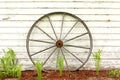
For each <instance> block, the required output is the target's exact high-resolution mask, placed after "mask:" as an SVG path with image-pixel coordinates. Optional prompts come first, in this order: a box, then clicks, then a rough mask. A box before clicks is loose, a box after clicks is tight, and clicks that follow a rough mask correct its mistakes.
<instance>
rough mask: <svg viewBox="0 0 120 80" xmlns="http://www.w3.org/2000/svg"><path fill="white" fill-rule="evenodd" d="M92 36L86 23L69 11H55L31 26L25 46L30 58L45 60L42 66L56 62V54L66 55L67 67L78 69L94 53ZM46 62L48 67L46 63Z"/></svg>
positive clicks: (32, 59) (65, 62) (64, 56)
mask: <svg viewBox="0 0 120 80" xmlns="http://www.w3.org/2000/svg"><path fill="white" fill-rule="evenodd" d="M92 47H93V45H92V36H91V33H90V31H89V29H88V27H87V26H86V24H85V23H84V22H83V21H82V20H81V19H80V18H79V17H77V16H75V15H73V14H70V13H66V12H52V13H49V14H46V15H44V16H42V17H41V18H40V19H38V20H37V21H36V22H35V23H34V24H33V25H32V27H31V28H30V30H29V32H28V35H27V40H26V48H27V52H28V55H29V57H30V59H31V61H32V62H33V64H34V61H35V60H38V61H40V62H42V63H43V69H44V68H45V67H47V66H48V65H49V66H51V67H53V68H54V67H55V66H53V64H56V57H57V56H59V55H60V56H62V57H63V58H64V64H65V66H64V67H65V69H67V70H72V71H74V70H79V69H80V68H82V67H83V65H85V63H86V62H87V61H88V59H89V57H90V55H91V52H92ZM45 65H46V66H45Z"/></svg>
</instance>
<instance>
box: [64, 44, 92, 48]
mask: <svg viewBox="0 0 120 80" xmlns="http://www.w3.org/2000/svg"><path fill="white" fill-rule="evenodd" d="M64 46H66V47H76V48H83V49H90V48H88V47H84V46H75V45H64Z"/></svg>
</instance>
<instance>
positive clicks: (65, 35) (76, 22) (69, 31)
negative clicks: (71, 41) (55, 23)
mask: <svg viewBox="0 0 120 80" xmlns="http://www.w3.org/2000/svg"><path fill="white" fill-rule="evenodd" d="M77 23H78V21H77V22H75V24H74V25H73V26H72V28H71V29H70V30H69V31H68V33H67V34H66V35H65V37H64V38H63V40H64V39H65V38H66V37H67V36H68V34H69V33H70V32H71V31H72V29H73V28H74V27H75V25H76V24H77Z"/></svg>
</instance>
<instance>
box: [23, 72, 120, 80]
mask: <svg viewBox="0 0 120 80" xmlns="http://www.w3.org/2000/svg"><path fill="white" fill-rule="evenodd" d="M42 75H43V80H120V77H117V78H112V77H110V76H109V75H108V71H107V70H102V71H100V74H99V76H96V72H95V71H93V70H80V71H74V72H69V71H63V76H62V77H60V76H59V71H44V72H43V73H42ZM21 80H37V72H36V71H33V70H27V71H22V78H21Z"/></svg>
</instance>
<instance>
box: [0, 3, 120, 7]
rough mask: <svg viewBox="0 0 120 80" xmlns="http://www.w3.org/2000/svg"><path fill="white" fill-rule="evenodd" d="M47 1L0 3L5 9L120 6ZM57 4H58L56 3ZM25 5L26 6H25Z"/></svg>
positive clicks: (116, 5) (117, 5) (114, 4)
mask: <svg viewBox="0 0 120 80" xmlns="http://www.w3.org/2000/svg"><path fill="white" fill-rule="evenodd" d="M46 4H48V3H47V2H42V3H41V2H34V3H32V2H31V3H24V2H22V3H16V2H11V3H0V7H1V8H3V9H36V8H39V9H44V8H48V9H52V8H53V9H56V8H57V9H59V8H67V9H73V8H77V9H79V8H80V9H84V8H93V9H95V8H97V9H113V8H114V9H117V8H120V5H119V3H101V4H100V3H94V5H93V3H86V4H83V3H81V2H80V3H74V2H69V3H66V2H59V3H58V2H51V3H50V2H49V5H46ZM56 4H57V5H56ZM23 5H24V6H23Z"/></svg>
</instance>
